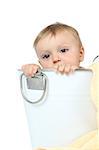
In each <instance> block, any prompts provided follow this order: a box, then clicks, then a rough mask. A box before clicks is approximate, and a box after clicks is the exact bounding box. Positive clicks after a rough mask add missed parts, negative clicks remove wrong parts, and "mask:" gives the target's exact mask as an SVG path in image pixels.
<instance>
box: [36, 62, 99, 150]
mask: <svg viewBox="0 0 99 150" xmlns="http://www.w3.org/2000/svg"><path fill="white" fill-rule="evenodd" d="M90 68H91V69H92V70H93V80H92V91H91V93H92V99H93V101H94V103H95V105H96V108H97V124H98V129H97V130H95V131H92V132H89V133H87V134H86V135H83V136H82V137H80V138H79V139H77V140H76V141H75V142H73V143H72V144H71V145H70V146H68V147H56V148H38V150H99V144H98V143H99V137H98V136H99V135H98V132H99V131H98V130H99V115H98V110H99V62H97V63H94V64H92V65H91V67H90Z"/></svg>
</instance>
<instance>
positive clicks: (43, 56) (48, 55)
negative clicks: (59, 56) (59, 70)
mask: <svg viewBox="0 0 99 150" xmlns="http://www.w3.org/2000/svg"><path fill="white" fill-rule="evenodd" d="M49 57H50V54H44V55H42V59H48V58H49Z"/></svg>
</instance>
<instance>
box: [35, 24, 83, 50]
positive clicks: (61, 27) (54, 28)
mask: <svg viewBox="0 0 99 150" xmlns="http://www.w3.org/2000/svg"><path fill="white" fill-rule="evenodd" d="M59 31H69V32H71V33H72V34H73V36H74V37H75V38H76V39H77V40H78V42H79V45H80V46H82V42H81V40H80V36H79V33H78V31H77V30H76V29H75V28H73V27H72V26H69V25H66V24H63V23H59V22H56V23H54V24H51V25H49V26H47V27H46V28H44V29H43V30H42V31H41V32H40V33H39V34H38V36H37V37H36V39H35V41H34V48H36V46H37V44H38V42H39V41H40V40H41V39H43V38H44V37H46V36H47V35H49V34H51V36H55V35H56V34H57V33H58V32H59Z"/></svg>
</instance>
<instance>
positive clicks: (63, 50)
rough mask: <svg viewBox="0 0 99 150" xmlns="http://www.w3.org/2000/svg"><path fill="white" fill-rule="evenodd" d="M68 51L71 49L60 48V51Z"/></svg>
mask: <svg viewBox="0 0 99 150" xmlns="http://www.w3.org/2000/svg"><path fill="white" fill-rule="evenodd" d="M67 51H69V49H68V48H63V49H60V52H61V53H65V52H67Z"/></svg>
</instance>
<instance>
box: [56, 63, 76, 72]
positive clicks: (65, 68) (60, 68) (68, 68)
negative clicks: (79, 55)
mask: <svg viewBox="0 0 99 150" xmlns="http://www.w3.org/2000/svg"><path fill="white" fill-rule="evenodd" d="M54 68H55V70H56V72H60V73H61V74H69V73H73V72H74V71H75V70H76V69H77V68H79V67H78V66H75V65H74V66H72V65H70V64H58V65H56V66H55V67H54Z"/></svg>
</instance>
